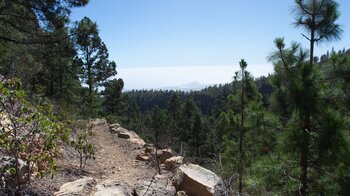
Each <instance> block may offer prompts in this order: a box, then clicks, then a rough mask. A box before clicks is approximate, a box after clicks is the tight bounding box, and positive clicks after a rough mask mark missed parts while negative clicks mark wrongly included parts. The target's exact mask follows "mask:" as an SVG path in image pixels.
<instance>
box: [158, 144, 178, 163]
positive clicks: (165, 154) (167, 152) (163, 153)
mask: <svg viewBox="0 0 350 196" xmlns="http://www.w3.org/2000/svg"><path fill="white" fill-rule="evenodd" d="M159 152H160V153H159V155H158V160H159V163H160V164H162V163H164V162H165V160H167V159H169V158H170V157H173V156H174V152H173V151H172V150H171V149H170V148H167V149H164V150H160V151H159ZM157 154H158V152H157Z"/></svg>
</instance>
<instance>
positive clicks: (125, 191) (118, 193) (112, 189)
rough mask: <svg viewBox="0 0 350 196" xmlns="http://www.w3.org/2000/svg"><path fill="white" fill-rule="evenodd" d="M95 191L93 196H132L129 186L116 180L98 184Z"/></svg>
mask: <svg viewBox="0 0 350 196" xmlns="http://www.w3.org/2000/svg"><path fill="white" fill-rule="evenodd" d="M96 189H97V191H96V192H95V194H94V196H132V193H131V189H130V188H129V186H128V185H127V184H125V183H121V182H119V181H116V180H106V181H103V182H101V183H98V184H97V185H96Z"/></svg>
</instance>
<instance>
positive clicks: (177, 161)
mask: <svg viewBox="0 0 350 196" xmlns="http://www.w3.org/2000/svg"><path fill="white" fill-rule="evenodd" d="M183 159H184V158H183V157H182V156H175V157H170V158H169V159H167V160H165V161H164V163H163V164H164V166H165V169H166V170H169V171H170V170H172V169H175V168H176V167H177V166H179V165H181V164H182V162H183Z"/></svg>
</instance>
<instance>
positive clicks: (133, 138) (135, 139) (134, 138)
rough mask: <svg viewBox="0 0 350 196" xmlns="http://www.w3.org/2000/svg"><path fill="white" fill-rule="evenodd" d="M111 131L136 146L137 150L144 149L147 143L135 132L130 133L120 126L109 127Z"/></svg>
mask: <svg viewBox="0 0 350 196" xmlns="http://www.w3.org/2000/svg"><path fill="white" fill-rule="evenodd" d="M109 131H110V132H111V133H113V134H117V136H118V137H119V138H122V139H127V140H128V141H129V142H130V143H132V144H134V145H136V147H137V148H142V147H143V146H144V145H145V144H146V142H145V141H144V140H143V139H142V138H140V136H138V135H137V133H135V132H134V131H130V130H128V129H125V128H123V127H121V126H120V125H119V124H112V125H110V126H109Z"/></svg>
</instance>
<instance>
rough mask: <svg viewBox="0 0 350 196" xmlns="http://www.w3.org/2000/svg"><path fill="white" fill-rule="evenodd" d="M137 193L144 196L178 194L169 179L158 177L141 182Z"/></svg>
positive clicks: (136, 189)
mask: <svg viewBox="0 0 350 196" xmlns="http://www.w3.org/2000/svg"><path fill="white" fill-rule="evenodd" d="M135 193H136V195H144V196H167V195H169V196H170V195H171V196H173V195H175V194H176V190H175V187H173V186H172V183H171V180H170V179H169V178H168V177H166V176H164V175H156V176H154V178H152V179H144V180H139V182H138V183H137V185H136V188H135Z"/></svg>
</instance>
